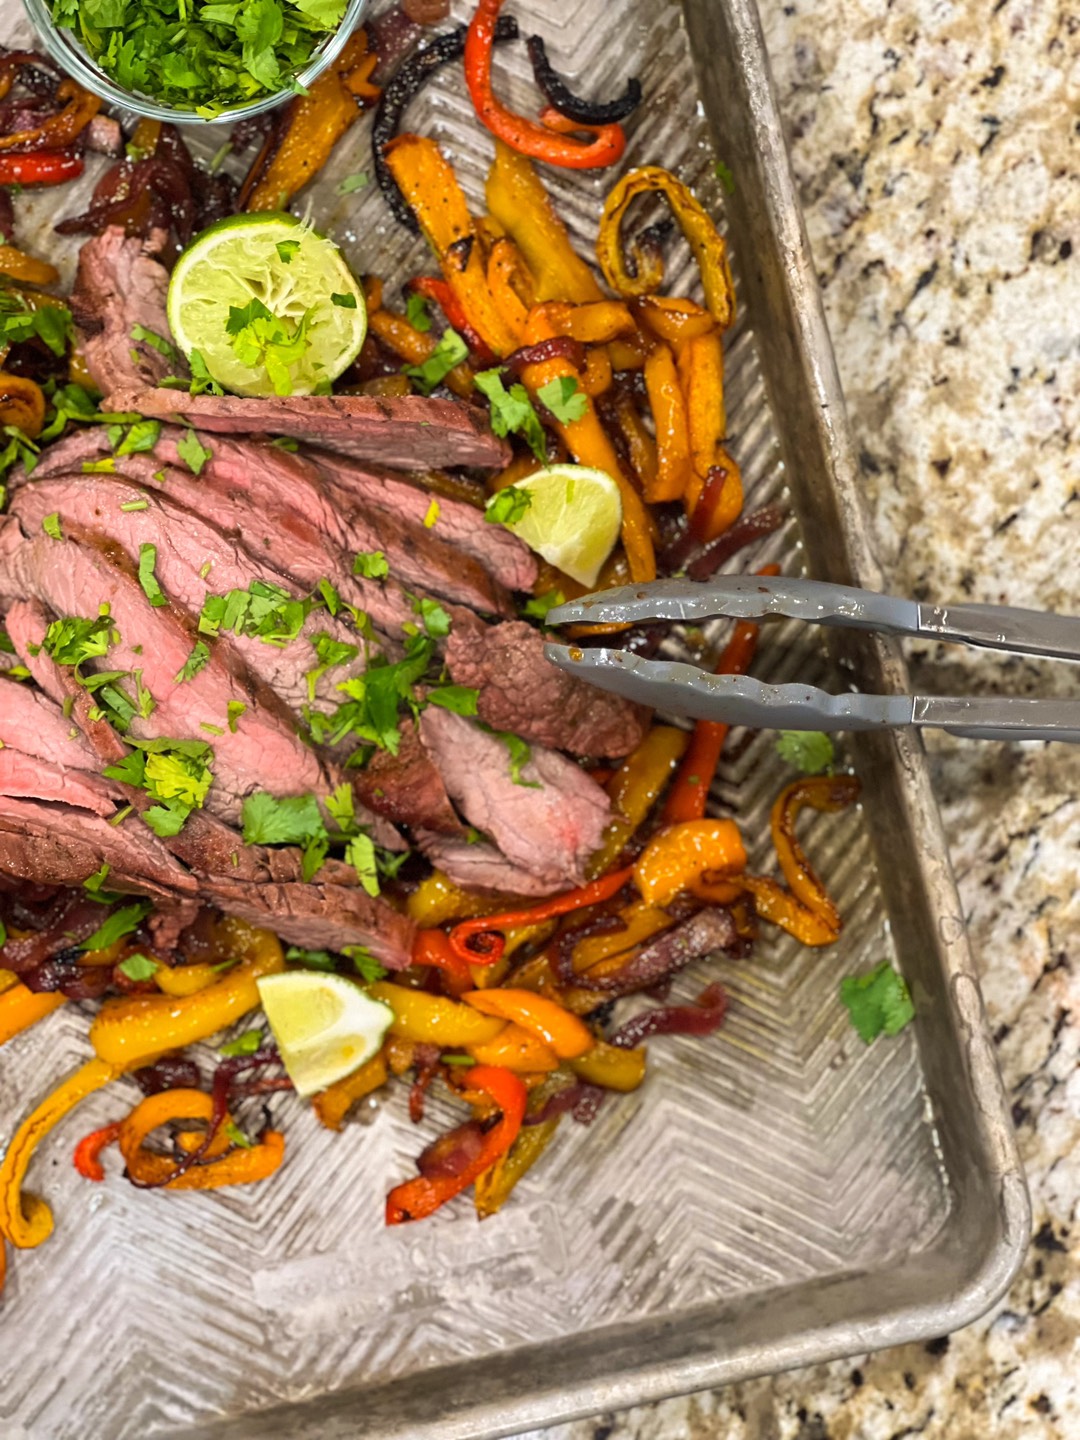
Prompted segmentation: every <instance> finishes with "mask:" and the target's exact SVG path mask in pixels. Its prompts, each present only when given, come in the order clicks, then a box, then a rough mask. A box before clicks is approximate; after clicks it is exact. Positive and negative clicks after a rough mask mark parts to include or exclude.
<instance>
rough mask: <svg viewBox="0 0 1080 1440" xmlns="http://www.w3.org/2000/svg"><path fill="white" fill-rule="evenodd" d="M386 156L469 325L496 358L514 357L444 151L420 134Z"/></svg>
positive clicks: (400, 141)
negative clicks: (500, 356)
mask: <svg viewBox="0 0 1080 1440" xmlns="http://www.w3.org/2000/svg"><path fill="white" fill-rule="evenodd" d="M383 153H384V154H385V156H386V163H387V165H388V166H389V167H390V173H391V174H392V175H393V177H394V179H395V180H396V181H397V183H398V187H399V188H400V190H401V193H402V194H403V195H404V196H405V199H406V201H407V202H408V204H409V206H410V207H411V209H412V211H413V213H414V214H415V216H416V219H417V222H418V223H419V225H420V229H421V230H422V231H423V233H424V238H425V239H426V240H427V242H428V244H429V245H430V246H431V248H432V250H434V252H435V256H436V258H437V259H438V262H439V265H440V266H441V268H442V272H443V275H444V276H445V277H446V279H447V280H448V281H449V283H450V288H451V290H452V291H453V292H454V295H455V296H456V298H457V300H458V302H459V304H460V305H461V308H462V310H463V311H464V313H465V314H466V315H467V316H468V318H469V324H470V325H471V326H472V328H473V329H474V330H475V331H476V333H477V334H478V335H479V336H480V338H481V339H482V340H483V341H484V343H485V344H486V345H487V347H488V349H489V350H491V351H492V352H493V353H494V354H495V355H509V354H510V352H511V351H512V350H516V349H517V347H518V345H519V343H520V342H519V340H518V337H517V335H515V333H514V331H513V329H512V328H511V326H510V324H509V323H508V322H507V320H506V318H505V317H504V316H503V315H502V314H501V313H500V311H499V308H498V306H497V305H496V304H495V299H494V297H493V295H492V293H491V291H490V289H489V288H488V282H487V264H486V261H485V258H484V254H483V246H482V243H481V241H480V236H479V234H478V232H477V228H476V225H475V223H474V221H473V218H472V216H471V215H470V214H469V207H468V205H467V204H466V202H465V196H464V194H463V193H462V189H461V186H460V185H459V184H458V182H457V177H456V176H455V174H454V172H453V170H452V169H451V167H450V165H449V164H448V163H447V161H446V160H445V159H444V158H443V156H442V154H441V152H440V150H439V147H438V146H437V145H436V144H435V142H434V141H433V140H426V139H421V137H420V136H419V135H399V136H398V137H397V139H396V140H392V141H391V142H390V144H388V145H387V146H386V148H385V151H384V152H383Z"/></svg>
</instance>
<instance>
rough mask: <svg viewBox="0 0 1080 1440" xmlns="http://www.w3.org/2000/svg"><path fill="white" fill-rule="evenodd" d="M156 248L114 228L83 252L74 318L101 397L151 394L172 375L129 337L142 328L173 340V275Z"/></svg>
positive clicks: (155, 353) (162, 360)
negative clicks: (168, 305) (169, 312)
mask: <svg viewBox="0 0 1080 1440" xmlns="http://www.w3.org/2000/svg"><path fill="white" fill-rule="evenodd" d="M156 248H157V245H156V241H155V240H154V239H151V240H149V241H146V240H140V239H137V238H129V237H128V236H127V235H125V233H124V231H123V229H122V228H120V227H119V226H117V225H110V226H109V228H108V229H107V230H105V231H103V232H102V233H101V234H100V235H96V236H95V237H94V238H93V239H92V240H88V241H87V242H86V243H85V244H84V245H83V247H82V248H81V250H80V251H79V265H78V269H77V271H76V273H75V286H74V289H73V291H72V295H71V313H72V315H73V317H74V320H75V324H76V325H77V326H78V329H79V334H80V337H81V343H82V352H83V355H84V357H85V359H86V364H87V366H88V368H89V370H90V374H91V375H92V376H93V379H94V384H95V385H96V386H97V387H98V389H99V390H101V391H102V392H103V393H106V392H108V391H110V390H114V389H127V390H130V391H133V390H140V389H149V388H152V387H153V386H155V385H157V383H158V381H159V380H162V379H164V377H165V376H166V375H167V374H168V373H169V369H170V364H169V360H168V358H167V357H166V356H164V355H162V354H161V352H160V351H159V350H156V349H155V348H154V347H153V346H152V345H150V344H148V343H147V342H146V341H145V340H136V339H134V337H133V336H132V333H131V332H132V330H133V329H134V327H135V326H136V325H142V326H143V327H144V328H145V329H147V330H149V331H152V332H153V333H154V334H155V335H160V336H162V337H163V338H165V339H167V338H168V335H169V322H168V319H167V317H166V313H165V302H166V296H167V295H168V290H169V272H168V271H167V270H166V269H165V267H164V265H162V264H161V262H160V261H159V260H158V259H157V258H156V256H155V250H156ZM112 408H115V407H112ZM123 408H124V409H138V406H124V407H123Z"/></svg>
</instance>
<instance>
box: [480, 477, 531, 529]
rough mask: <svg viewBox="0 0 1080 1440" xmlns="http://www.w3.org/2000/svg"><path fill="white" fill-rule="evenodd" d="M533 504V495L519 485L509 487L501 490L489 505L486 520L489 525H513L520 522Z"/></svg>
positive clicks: (485, 513)
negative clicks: (517, 521)
mask: <svg viewBox="0 0 1080 1440" xmlns="http://www.w3.org/2000/svg"><path fill="white" fill-rule="evenodd" d="M531 504H532V495H531V494H530V492H529V491H528V490H522V489H520V488H519V487H518V486H517V485H507V486H506V488H505V489H503V490H499V491H498V492H497V493H496V494H494V495H493V496H492V497H491V499H490V500H489V501H488V503H487V507H486V509H485V510H484V519H485V520H486V521H487V522H488V524H489V525H512V524H513V523H514V521H515V520H520V519H521V517H522V516H523V515H524V514H525V512H526V510H528V508H529V506H530V505H531Z"/></svg>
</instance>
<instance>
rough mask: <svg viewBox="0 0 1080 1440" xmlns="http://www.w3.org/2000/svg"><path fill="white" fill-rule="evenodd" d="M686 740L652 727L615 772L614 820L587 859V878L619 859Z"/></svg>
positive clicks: (667, 728) (669, 728)
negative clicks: (599, 844) (598, 845)
mask: <svg viewBox="0 0 1080 1440" xmlns="http://www.w3.org/2000/svg"><path fill="white" fill-rule="evenodd" d="M689 738H690V737H689V736H688V735H687V732H686V731H685V730H678V729H676V728H675V726H674V725H652V726H650V727H649V730H648V732H647V733H646V735H645V738H644V739H643V740H642V741H641V743H640V744H639V745H638V747H637V749H636V750H634V751H632V752H631V754H630V755H628V756H627V757H626V759H625V760H624V761H623V763H622V764H621V765H620V766H619V768H618V770H616V772H615V774H614V775H613V776H612V778H611V780H610V781H609V782H608V786H607V792H608V795H609V797H610V799H611V810H612V815H613V816H614V818H613V819H612V821H611V823H610V824H609V825H608V827H607V829H606V830H605V831H604V838H603V841H602V843H601V846H600V849H599V850H597V851H596V853H595V854H594V855H592V856H591V857H590V859H589V863H588V874H589V876H590V878H591V877H593V876H594V875H603V874H605V873H606V872H607V871H608V870H609V869H610V868H611V866H612V865H614V864H615V862H616V860H618V858H619V856H620V855H621V854H622V851H623V848H624V846H625V845H626V843H627V841H628V840H629V839H630V837H631V836H632V835H633V834H634V833H635V832H636V831H637V829H638V827H639V826H640V825H642V824H643V823H644V820H645V817H646V816H647V815H648V813H649V811H650V810H651V809H652V807H653V805H654V804H655V803H656V801H657V799H658V798H659V796H660V794H661V792H662V791H663V789H664V787H665V786H666V785H667V783H668V781H669V780H670V779H671V776H672V775H673V774H674V772H675V768H676V766H677V765H678V763H679V760H680V759H681V758H682V756H683V754H684V753H685V751H686V747H687V745H688V743H689ZM702 813H704V812H702Z"/></svg>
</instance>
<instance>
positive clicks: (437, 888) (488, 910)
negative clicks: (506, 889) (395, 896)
mask: <svg viewBox="0 0 1080 1440" xmlns="http://www.w3.org/2000/svg"><path fill="white" fill-rule="evenodd" d="M499 905H500V901H499V900H497V899H492V897H491V896H489V895H481V894H479V893H478V892H475V891H472V890H463V889H462V888H461V886H460V885H455V884H454V882H453V880H451V879H450V878H449V877H448V876H447V875H445V874H444V873H443V872H442V871H441V870H433V871H432V872H431V874H430V875H428V876H427V878H426V879H424V880H421V882H420V884H419V885H418V886H417V887H416V889H415V890H414V891H413V892H412V894H411V895H410V896H409V898H408V900H407V901H406V902H405V909H406V912H407V913H408V916H409V919H410V920H415V921H416V923H417V925H419V926H420V928H421V929H423V930H433V929H434V928H435V926H436V925H445V924H446V922H447V921H448V920H468V919H470V918H471V917H472V916H474V915H489V914H494V913H495V911H496V910H497V909H498V908H499Z"/></svg>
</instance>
